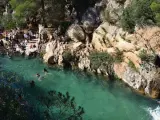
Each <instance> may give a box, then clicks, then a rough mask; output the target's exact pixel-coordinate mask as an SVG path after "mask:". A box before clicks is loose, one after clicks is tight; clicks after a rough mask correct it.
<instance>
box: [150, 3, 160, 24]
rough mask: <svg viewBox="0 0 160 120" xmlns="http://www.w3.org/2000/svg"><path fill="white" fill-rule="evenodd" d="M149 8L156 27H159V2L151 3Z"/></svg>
mask: <svg viewBox="0 0 160 120" xmlns="http://www.w3.org/2000/svg"><path fill="white" fill-rule="evenodd" d="M150 7H151V9H152V11H153V12H154V14H155V20H156V22H157V25H160V2H158V1H153V2H152V4H151V5H150Z"/></svg>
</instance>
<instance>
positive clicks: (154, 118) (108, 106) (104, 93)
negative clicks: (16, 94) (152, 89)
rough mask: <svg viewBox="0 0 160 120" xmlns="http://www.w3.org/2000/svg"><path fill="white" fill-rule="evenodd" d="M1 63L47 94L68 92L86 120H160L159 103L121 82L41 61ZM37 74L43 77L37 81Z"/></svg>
mask: <svg viewBox="0 0 160 120" xmlns="http://www.w3.org/2000/svg"><path fill="white" fill-rule="evenodd" d="M0 63H1V69H3V70H5V71H9V72H15V73H16V74H17V75H18V76H21V77H23V80H25V81H28V80H34V81H35V83H36V87H39V88H41V89H42V90H44V91H48V90H57V91H60V92H62V93H65V92H66V91H68V92H69V93H70V95H71V96H74V97H75V100H76V103H77V104H78V105H81V106H82V107H84V109H85V114H84V120H160V108H159V105H158V104H157V102H156V101H154V100H152V99H149V98H146V97H144V96H141V95H138V94H136V93H135V92H133V91H132V90H131V89H130V88H128V87H127V86H126V85H125V84H123V83H122V82H121V81H119V80H115V82H111V83H110V82H107V81H106V80H105V79H103V78H96V77H93V76H90V75H86V74H84V73H83V72H78V71H77V72H73V71H65V70H62V69H56V68H51V67H48V66H46V65H45V64H43V63H42V61H41V60H40V59H38V58H34V59H25V58H22V57H15V58H13V59H9V58H7V57H0ZM43 68H47V69H48V71H49V74H47V75H44V73H43ZM36 73H39V74H40V75H43V76H44V77H43V78H42V79H41V80H38V79H37V78H36V76H35V75H36ZM26 92H28V94H29V95H30V96H31V95H32V94H30V93H31V92H33V93H34V94H40V91H34V90H33V89H32V90H30V89H28V91H26ZM29 95H28V96H29Z"/></svg>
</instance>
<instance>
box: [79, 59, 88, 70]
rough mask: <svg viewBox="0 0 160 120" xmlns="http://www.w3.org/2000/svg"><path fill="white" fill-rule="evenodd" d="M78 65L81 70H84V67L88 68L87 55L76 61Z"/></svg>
mask: <svg viewBox="0 0 160 120" xmlns="http://www.w3.org/2000/svg"><path fill="white" fill-rule="evenodd" d="M78 67H79V68H80V69H81V70H84V69H88V70H90V60H89V59H88V58H87V57H86V58H80V60H79V63H78Z"/></svg>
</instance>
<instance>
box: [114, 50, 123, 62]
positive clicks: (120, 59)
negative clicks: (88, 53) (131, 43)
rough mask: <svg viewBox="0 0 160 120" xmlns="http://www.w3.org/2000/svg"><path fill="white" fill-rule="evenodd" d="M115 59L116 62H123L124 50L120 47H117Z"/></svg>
mask: <svg viewBox="0 0 160 120" xmlns="http://www.w3.org/2000/svg"><path fill="white" fill-rule="evenodd" d="M114 61H115V62H116V63H121V62H123V52H121V51H120V50H119V49H116V55H115V57H114Z"/></svg>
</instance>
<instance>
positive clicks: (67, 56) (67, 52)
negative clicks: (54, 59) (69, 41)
mask: <svg viewBox="0 0 160 120" xmlns="http://www.w3.org/2000/svg"><path fill="white" fill-rule="evenodd" d="M62 56H63V61H64V62H72V61H73V60H74V57H73V55H72V53H71V51H70V50H65V51H64V52H63V55H62Z"/></svg>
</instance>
